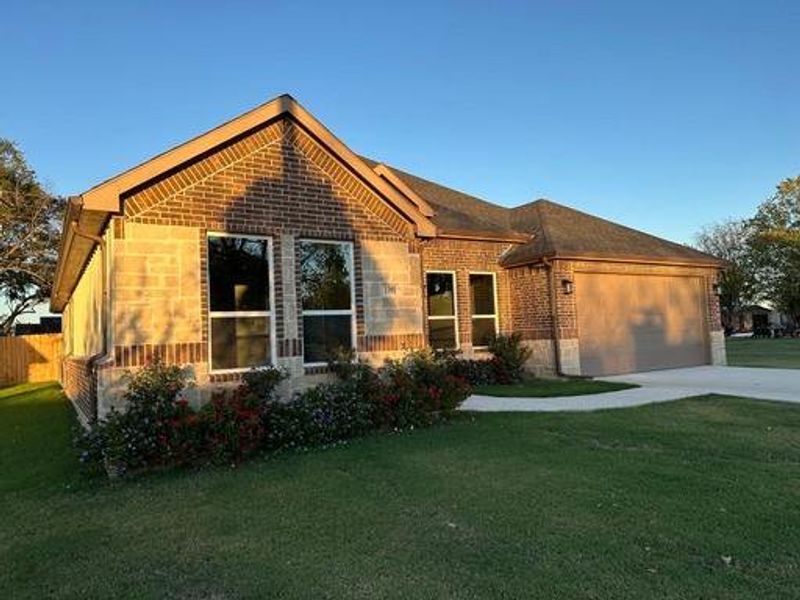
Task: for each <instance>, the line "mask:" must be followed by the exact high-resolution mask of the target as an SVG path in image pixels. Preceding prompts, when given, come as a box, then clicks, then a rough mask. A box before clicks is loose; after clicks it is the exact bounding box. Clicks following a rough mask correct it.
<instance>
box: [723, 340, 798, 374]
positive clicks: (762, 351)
mask: <svg viewBox="0 0 800 600" xmlns="http://www.w3.org/2000/svg"><path fill="white" fill-rule="evenodd" d="M726 349H727V351H728V364H729V365H731V366H734V367H773V368H776V369H800V338H775V339H772V338H760V339H755V338H728V339H727V340H726Z"/></svg>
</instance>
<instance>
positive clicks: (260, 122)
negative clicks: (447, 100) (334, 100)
mask: <svg viewBox="0 0 800 600" xmlns="http://www.w3.org/2000/svg"><path fill="white" fill-rule="evenodd" d="M284 117H288V118H291V119H292V120H293V121H294V122H295V123H298V124H299V125H300V126H302V127H303V128H304V129H305V130H306V131H307V132H308V133H309V134H311V135H312V136H313V137H314V138H315V139H316V140H317V141H319V142H320V143H321V144H322V145H323V146H324V147H325V148H326V149H327V150H328V151H330V153H331V154H332V155H334V156H335V157H336V158H337V159H338V160H340V161H341V162H342V163H343V164H344V165H345V166H346V167H347V168H348V169H349V170H350V171H351V172H352V173H354V174H355V176H357V177H359V178H360V179H361V180H362V181H364V182H365V183H366V184H367V186H368V187H370V188H371V189H372V190H373V191H374V192H375V193H376V194H378V196H380V197H381V198H382V199H383V200H384V201H385V202H386V203H387V204H388V205H389V206H391V207H392V208H393V209H394V210H396V211H397V212H398V213H399V214H400V215H402V216H403V217H404V218H405V219H407V220H408V221H409V222H410V223H411V224H412V225H413V226H414V230H415V232H416V234H417V235H419V236H421V237H432V236H434V235H436V227H435V225H434V224H433V222H432V221H431V220H430V218H429V217H428V216H426V215H425V214H424V212H425V211H424V207H420V206H419V205H418V204H416V203H415V202H414V199H412V198H409V197H407V196H406V195H404V194H403V193H402V192H401V191H400V190H399V189H398V188H397V186H396V185H392V183H391V182H389V181H387V179H386V178H384V177H382V176H381V175H380V174H379V173H376V172H375V170H373V169H372V166H371V165H366V164H365V163H364V162H363V161H362V160H361V159H360V158H359V157H358V156H357V155H356V154H355V153H354V152H353V151H352V150H350V149H349V148H348V147H347V146H345V145H344V143H342V142H341V141H340V140H339V139H338V138H337V137H336V136H335V135H333V134H332V133H331V132H330V131H329V130H328V129H327V128H326V127H325V126H324V125H323V124H322V123H321V122H320V121H318V120H317V119H316V118H315V117H314V116H313V115H312V114H311V113H309V112H308V111H307V110H306V109H305V108H303V107H302V106H301V105H300V104H299V103H298V102H297V101H296V100H295V99H294V98H292V97H291V96H289V95H288V94H284V95H282V96H278V97H277V98H275V99H273V100H270V101H269V102H266V103H265V104H262V105H261V106H258V107H256V108H254V109H253V110H250V111H248V112H246V113H244V114H242V115H239V116H238V117H236V118H234V119H232V120H230V121H227V122H226V123H223V124H222V125H220V126H218V127H215V128H214V129H211V130H209V131H207V132H206V133H204V134H202V135H199V136H197V137H195V138H192V139H191V140H189V141H187V142H184V143H183V144H180V145H178V146H176V147H174V148H172V149H170V150H168V151H166V152H164V153H162V154H159V155H157V156H155V157H153V158H151V159H150V160H147V161H145V162H143V163H141V164H140V165H137V166H135V167H133V168H131V169H128V170H127V171H124V172H122V173H120V174H118V175H115V176H114V177H111V178H110V179H107V180H105V181H103V182H102V183H99V184H98V185H96V186H94V187H92V188H90V189H89V190H87V191H85V192H84V193H83V194H81V195H80V196H76V197H74V198H73V199H71V201H70V202H69V204H68V206H67V211H66V213H65V216H64V229H63V233H62V237H61V249H60V252H59V258H58V264H57V266H56V276H55V281H54V285H53V293H52V295H51V298H50V309H51V310H52V311H54V312H61V311H62V310H63V309H64V306H65V305H66V303H67V301H68V300H69V297H70V296H71V294H72V292H73V290H74V289H75V286H76V285H77V283H78V280H79V279H80V276H81V273H82V272H83V269H84V268H85V266H86V264H87V262H88V260H89V258H90V256H91V253H92V252H93V250H94V247H95V245H96V243H95V242H93V241H92V237H97V236H100V235H102V233H103V231H104V230H105V227H106V225H107V224H108V220H109V219H110V217H111V216H112V215H114V214H119V213H121V212H122V205H123V202H124V197H125V195H126V194H127V193H128V192H130V191H131V190H134V189H140V188H142V187H144V186H146V185H149V183H151V182H153V181H155V180H157V179H158V178H159V177H161V176H163V175H164V174H165V173H169V172H173V171H175V170H178V169H180V168H182V167H184V166H186V165H188V164H191V163H192V162H193V161H195V160H197V159H198V157H200V156H203V155H206V154H208V153H212V152H214V151H216V150H218V149H220V148H223V147H225V145H226V144H228V143H229V142H231V141H232V140H235V139H239V138H241V137H243V136H246V135H248V134H249V133H252V132H254V131H255V130H257V129H259V128H261V127H263V126H265V125H266V124H268V123H271V122H274V121H275V120H277V119H279V118H284ZM78 232H81V233H82V234H84V235H81V234H79V233H78Z"/></svg>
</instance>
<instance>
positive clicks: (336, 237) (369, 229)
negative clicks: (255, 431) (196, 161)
mask: <svg viewBox="0 0 800 600" xmlns="http://www.w3.org/2000/svg"><path fill="white" fill-rule="evenodd" d="M300 128H301V126H300V125H298V124H293V125H291V126H290V127H287V128H286V130H285V131H284V134H283V135H282V136H281V137H280V139H279V140H278V141H277V142H275V143H273V144H270V145H269V146H267V147H265V148H262V149H260V150H259V151H257V152H255V153H254V154H252V155H250V156H249V157H247V158H245V159H243V160H242V161H240V163H238V168H237V165H235V166H234V171H233V173H237V175H236V177H235V179H237V180H239V179H241V178H242V177H241V176H240V175H238V173H242V174H244V173H253V174H254V176H253V177H252V178H251V179H250V180H249V181H247V183H246V185H244V186H243V189H242V190H241V191H240V192H239V193H234V194H231V195H230V196H229V197H226V198H225V201H224V202H223V203H222V205H223V208H222V210H221V211H219V213H218V214H214V211H212V215H213V216H212V217H211V218H210V219H209V222H208V223H207V225H206V229H207V230H208V231H214V230H216V229H219V230H221V231H224V232H228V233H242V234H249V235H263V236H269V237H271V238H272V241H273V260H274V265H273V268H272V276H273V278H274V284H273V287H272V289H273V292H274V299H273V302H274V309H275V311H274V315H273V318H274V319H275V321H276V322H275V334H276V337H277V344H276V345H277V354H278V357H286V356H302V354H303V339H304V331H303V329H304V318H303V306H302V293H301V292H302V288H303V285H304V282H303V276H302V273H301V268H300V258H301V253H300V248H299V241H300V240H309V241H344V242H351V243H352V244H353V256H352V258H353V260H352V273H351V274H350V275H351V277H352V280H353V282H352V291H353V304H354V312H355V317H356V319H355V322H356V326H355V331H354V343H356V344H357V347H358V349H359V351H361V350H364V349H365V347H364V346H365V343H366V342H367V337H368V336H369V337H370V338H374V337H376V336H377V337H380V336H381V335H386V336H389V335H391V334H393V333H399V334H417V335H418V337H420V339H421V334H422V333H423V327H424V321H423V318H422V314H423V307H422V287H421V285H420V284H419V281H420V280H421V261H420V259H419V255H418V254H417V255H416V261H414V260H407V268H408V272H407V273H406V274H405V275H401V276H400V277H399V278H398V274H397V271H398V265H397V264H396V261H394V263H393V261H392V260H391V258H390V257H389V256H387V254H385V249H386V246H385V245H384V246H382V245H381V244H380V243H377V242H374V241H372V240H376V239H384V238H391V237H395V238H396V239H397V242H396V243H397V244H398V245H399V246H397V247H400V246H402V247H403V256H404V257H408V255H409V241H411V240H410V239H408V238H406V239H403V234H401V233H398V232H396V231H395V230H392V229H391V226H390V225H389V224H388V223H386V222H384V221H383V219H382V218H381V217H380V216H379V215H378V214H376V213H374V212H373V211H372V210H371V209H370V208H368V207H367V206H366V204H365V203H364V202H363V201H362V200H360V199H358V198H356V197H355V194H354V193H353V192H352V190H353V189H357V185H358V184H354V183H352V182H351V181H347V180H345V181H341V179H340V181H339V182H336V181H334V177H336V176H337V175H336V174H332V173H331V171H334V172H335V171H336V170H338V169H339V168H341V169H345V170H346V169H347V167H345V166H344V165H341V164H338V163H336V161H331V159H329V158H327V157H323V158H322V159H321V160H320V161H315V160H312V158H310V157H309V156H307V155H306V153H305V152H304V151H303V150H302V149H301V148H300V147H299V146H298V144H297V143H296V140H297V139H298V138H300V139H302V137H303V136H306V135H310V134H307V133H305V132H299V131H297V130H299V129H300ZM301 145H302V146H306V147H308V142H307V140H306V141H305V143H303V144H301ZM264 171H269V175H266V174H265V173H264ZM223 172H224V171H223ZM347 174H348V176H349V177H352V178H355V179H358V176H357V175H356V174H354V173H350V172H349V171H348V172H347ZM338 177H339V178H340V177H341V173H339V174H338ZM210 179H214V176H212V177H211V178H210ZM359 181H360V180H359ZM360 185H364V186H366V187H369V186H368V184H367V183H366V182H363V181H361V182H360ZM190 193H191V192H188V194H190ZM372 193H374V194H375V195H376V196H378V197H380V195H379V194H378V192H376V191H374V190H372ZM198 201H200V200H198ZM381 202H383V200H381ZM206 209H208V207H206ZM214 221H216V222H214ZM284 236H286V237H284ZM288 236H291V237H288ZM286 243H292V244H293V247H292V248H285V247H284V244H286ZM207 251H208V249H207V247H206V248H205V249H204V253H205V255H204V257H203V264H204V265H205V266H204V268H207V264H208V257H207ZM287 255H288V256H291V257H293V259H294V260H293V265H294V268H293V269H291V270H289V271H287V270H286V269H285V268H284V257H286V256H287ZM401 270H402V269H401ZM415 282H416V283H417V285H416V298H415V302H416V303H417V304H418V306H417V310H416V313H417V314H416V319H414V318H413V317H412V316H410V315H412V314H413V313H414V310H412V309H409V308H408V304H409V302H410V303H411V304H413V303H414V302H412V301H409V300H408V298H401V297H400V295H399V294H401V293H408V291H409V288H408V287H406V288H405V289H402V288H403V285H404V284H406V285H409V284H414V283H415ZM285 284H286V285H288V288H289V289H288V290H287V291H288V292H289V293H286V294H285V293H284V285H285ZM307 284H308V282H306V285H307ZM203 293H204V294H207V290H204V292H203ZM206 305H208V304H207V303H206ZM204 316H207V315H204ZM308 318H309V319H311V318H312V317H308ZM378 322H379V323H378ZM376 324H377V325H378V327H376ZM209 341H210V340H209ZM367 349H369V348H367Z"/></svg>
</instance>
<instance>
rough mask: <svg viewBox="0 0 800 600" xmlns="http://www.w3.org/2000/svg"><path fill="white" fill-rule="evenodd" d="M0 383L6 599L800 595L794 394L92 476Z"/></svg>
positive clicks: (57, 412)
mask: <svg viewBox="0 0 800 600" xmlns="http://www.w3.org/2000/svg"><path fill="white" fill-rule="evenodd" d="M70 423H71V417H70V415H69V413H68V410H67V406H66V404H65V403H64V401H63V399H62V397H61V396H60V394H59V392H58V390H57V388H56V387H54V386H39V387H26V388H19V387H18V388H10V389H6V390H4V391H0V473H2V475H1V476H0V477H1V478H0V510H2V520H1V521H0V564H2V569H0V597H2V598H41V597H63V598H90V597H115V598H165V597H166V598H171V597H172V598H269V597H280V598H370V599H372V598H498V597H506V598H523V597H524V598H531V597H541V598H569V599H572V598H636V599H641V598H795V597H796V595H797V581H798V577H800V572H798V569H799V568H800V501H799V500H800V484H798V482H800V406H794V405H789V404H777V403H767V402H755V401H750V400H744V399H736V398H725V397H705V398H696V399H691V400H682V401H679V402H672V403H664V404H656V405H649V406H644V407H640V408H633V409H625V410H612V411H600V412H592V413H549V414H536V413H514V414H480V415H472V414H464V415H463V416H461V417H460V418H459V419H457V420H456V421H455V422H453V423H452V424H450V425H447V426H442V427H434V428H431V429H426V430H422V431H414V432H410V433H402V434H396V435H388V436H387V435H384V436H375V437H371V438H367V439H362V440H359V441H356V442H353V443H351V444H349V445H346V446H339V447H336V448H334V449H329V450H320V451H314V452H308V453H296V454H287V455H284V456H281V457H277V458H273V459H270V460H257V461H254V462H251V463H249V464H247V465H245V466H243V467H241V468H239V469H213V470H207V471H203V472H199V473H171V474H170V473H164V474H160V475H154V476H150V477H146V478H142V479H139V480H134V481H131V482H126V483H122V484H108V483H102V482H87V481H85V480H83V479H82V478H81V477H80V476H79V474H78V466H77V464H76V461H75V460H74V458H73V457H72V456H71V455H70V453H69V448H68V442H69V437H70V433H69V426H70Z"/></svg>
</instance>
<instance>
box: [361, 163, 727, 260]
mask: <svg viewBox="0 0 800 600" xmlns="http://www.w3.org/2000/svg"><path fill="white" fill-rule="evenodd" d="M364 160H365V161H366V162H367V163H368V164H369V165H370V166H371V167H373V168H374V167H375V166H376V165H377V164H378V163H377V162H376V161H373V160H371V159H368V158H364ZM384 164H385V163H384ZM390 168H391V169H392V171H394V173H395V174H396V175H397V176H398V177H399V178H400V179H401V180H402V181H403V182H404V183H405V184H406V185H407V186H408V187H410V188H411V189H412V190H413V191H414V192H415V193H417V194H418V195H419V196H421V197H422V198H423V199H424V200H425V201H427V202H428V203H429V204H430V205H431V206H432V208H433V209H434V210H435V211H436V214H435V215H434V216H433V217H432V220H433V222H434V224H435V225H436V226H437V227H438V228H439V229H440V230H441V231H443V232H445V233H452V232H461V233H472V234H475V235H480V234H489V235H493V236H502V235H508V236H516V237H518V236H519V235H520V234H527V235H528V236H531V240H530V241H528V242H524V243H520V244H518V245H516V246H515V247H513V248H511V249H510V250H509V251H508V252H507V253H506V254H505V255H504V256H503V258H502V260H501V264H503V265H504V266H511V265H518V264H526V263H531V262H535V261H537V260H540V259H541V258H543V257H570V258H617V259H620V258H622V259H631V260H636V259H641V260H657V261H663V262H670V261H671V262H680V263H698V264H721V261H720V260H719V259H717V258H715V257H713V256H711V255H709V254H705V253H703V252H700V251H698V250H695V249H694V248H690V247H688V246H684V245H682V244H678V243H676V242H671V241H669V240H665V239H663V238H659V237H656V236H654V235H650V234H648V233H645V232H643V231H639V230H636V229H632V228H630V227H626V226H624V225H620V224H618V223H614V222H612V221H608V220H606V219H601V218H600V217H595V216H593V215H590V214H587V213H585V212H581V211H579V210H575V209H573V208H570V207H568V206H564V205H562V204H558V203H556V202H552V201H550V200H536V201H534V202H531V203H529V204H525V205H522V206H518V207H516V208H506V207H504V206H499V205H497V204H494V203H492V202H487V201H486V200H482V199H481V198H477V197H475V196H471V195H469V194H465V193H464V192H460V191H458V190H454V189H451V188H448V187H445V186H443V185H440V184H438V183H434V182H432V181H429V180H427V179H423V178H421V177H417V176H416V175H412V174H411V173H406V172H405V171H402V170H400V169H397V168H395V167H391V166H390Z"/></svg>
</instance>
